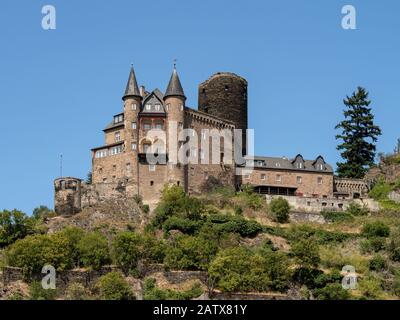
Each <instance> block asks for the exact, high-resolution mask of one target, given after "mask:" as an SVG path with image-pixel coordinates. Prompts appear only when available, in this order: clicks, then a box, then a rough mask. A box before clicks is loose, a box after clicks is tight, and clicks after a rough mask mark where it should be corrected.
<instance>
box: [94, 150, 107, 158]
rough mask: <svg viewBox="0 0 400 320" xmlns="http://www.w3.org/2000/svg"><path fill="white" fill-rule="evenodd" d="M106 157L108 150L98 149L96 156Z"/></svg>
mask: <svg viewBox="0 0 400 320" xmlns="http://www.w3.org/2000/svg"><path fill="white" fill-rule="evenodd" d="M104 157H107V150H98V151H96V158H104Z"/></svg>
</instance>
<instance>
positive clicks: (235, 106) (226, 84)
mask: <svg viewBox="0 0 400 320" xmlns="http://www.w3.org/2000/svg"><path fill="white" fill-rule="evenodd" d="M198 106H199V110H200V111H202V112H205V113H209V114H210V115H213V116H216V117H218V118H220V119H225V120H229V121H231V122H233V124H234V125H235V128H236V129H242V130H243V131H242V146H243V148H242V151H243V154H246V153H247V152H246V129H247V128H248V124H247V81H246V79H244V78H242V77H240V76H238V75H236V74H234V73H230V72H218V73H216V74H214V75H212V76H211V77H210V78H209V79H208V80H206V81H204V82H203V83H201V84H200V85H199V104H198Z"/></svg>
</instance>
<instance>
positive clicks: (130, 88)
mask: <svg viewBox="0 0 400 320" xmlns="http://www.w3.org/2000/svg"><path fill="white" fill-rule="evenodd" d="M131 96H135V97H141V96H140V90H139V86H138V84H137V81H136V76H135V71H134V70H133V66H131V71H130V73H129V78H128V83H127V84H126V89H125V93H124V96H123V97H122V99H125V98H127V97H131Z"/></svg>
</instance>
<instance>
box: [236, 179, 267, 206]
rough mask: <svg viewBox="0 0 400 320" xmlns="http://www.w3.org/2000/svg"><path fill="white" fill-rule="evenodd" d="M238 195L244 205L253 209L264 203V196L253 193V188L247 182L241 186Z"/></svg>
mask: <svg viewBox="0 0 400 320" xmlns="http://www.w3.org/2000/svg"><path fill="white" fill-rule="evenodd" d="M238 197H239V198H242V199H243V200H244V202H245V203H246V205H247V206H248V207H249V208H251V209H253V210H260V209H261V208H262V207H263V205H264V203H265V200H264V198H263V197H261V196H260V195H258V194H257V193H255V192H254V188H253V187H252V186H250V185H248V184H246V185H244V186H243V188H242V192H240V193H239V194H238Z"/></svg>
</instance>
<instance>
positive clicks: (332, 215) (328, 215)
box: [321, 211, 354, 222]
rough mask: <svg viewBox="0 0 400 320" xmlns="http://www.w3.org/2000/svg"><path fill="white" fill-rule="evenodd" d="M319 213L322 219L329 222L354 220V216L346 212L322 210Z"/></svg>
mask: <svg viewBox="0 0 400 320" xmlns="http://www.w3.org/2000/svg"><path fill="white" fill-rule="evenodd" d="M321 214H322V216H323V217H324V219H325V220H327V221H329V222H344V221H352V220H354V217H353V216H352V215H351V214H350V213H348V212H338V211H322V212H321Z"/></svg>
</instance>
